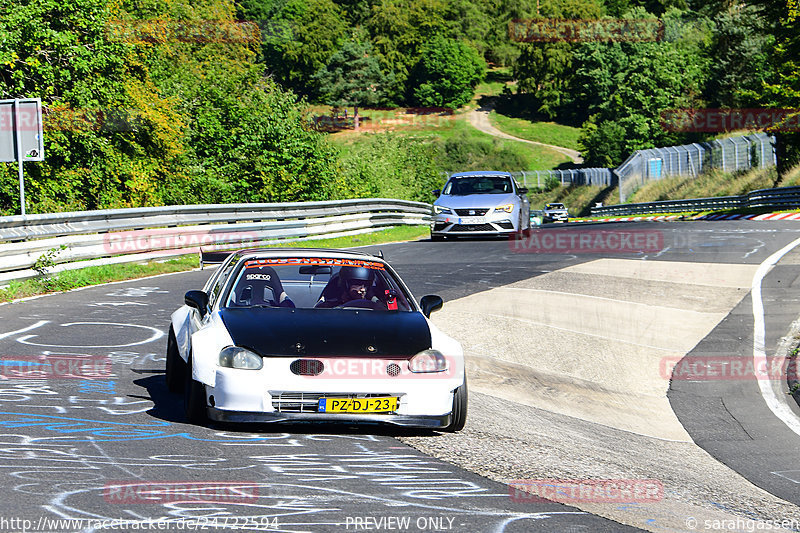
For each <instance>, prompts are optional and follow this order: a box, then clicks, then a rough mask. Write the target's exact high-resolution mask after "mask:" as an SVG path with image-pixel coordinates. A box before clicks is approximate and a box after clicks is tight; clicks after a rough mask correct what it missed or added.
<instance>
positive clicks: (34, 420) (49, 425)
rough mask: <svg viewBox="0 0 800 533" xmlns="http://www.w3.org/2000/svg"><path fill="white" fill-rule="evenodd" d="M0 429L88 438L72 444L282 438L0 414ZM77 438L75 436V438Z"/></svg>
mask: <svg viewBox="0 0 800 533" xmlns="http://www.w3.org/2000/svg"><path fill="white" fill-rule="evenodd" d="M7 415H8V416H9V417H11V418H4V419H2V420H0V429H16V428H34V427H37V428H40V429H44V430H47V431H53V432H56V433H61V434H78V433H82V434H85V435H87V437H86V438H85V439H80V438H79V439H71V442H114V441H126V440H152V439H169V438H175V437H178V438H183V439H186V440H194V441H200V442H224V443H228V444H247V443H251V442H262V441H267V440H274V439H277V438H283V437H282V436H275V435H272V436H269V435H265V436H257V437H244V438H224V439H206V438H200V437H195V436H193V435H190V434H189V433H171V432H169V431H168V428H170V427H171V426H172V424H170V423H169V422H164V421H153V422H152V423H150V424H129V423H126V422H105V421H100V420H87V419H83V418H69V417H64V416H49V415H29V414H26V413H12V412H2V411H0V416H3V417H6V416H7ZM76 436H77V435H76ZM30 440H31V441H33V442H35V441H38V440H49V437H42V438H36V437H32V438H31V439H30Z"/></svg>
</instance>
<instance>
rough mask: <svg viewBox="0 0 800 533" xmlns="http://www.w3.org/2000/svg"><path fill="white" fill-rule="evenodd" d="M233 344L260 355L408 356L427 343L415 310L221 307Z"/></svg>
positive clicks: (421, 318)
mask: <svg viewBox="0 0 800 533" xmlns="http://www.w3.org/2000/svg"><path fill="white" fill-rule="evenodd" d="M220 316H221V317H222V321H223V323H224V324H225V327H226V328H227V329H228V333H229V334H230V336H231V338H232V339H233V342H234V343H235V344H236V346H241V347H243V348H247V349H249V350H252V351H254V352H256V353H257V354H260V355H262V356H264V357H270V356H320V357H323V356H350V357H359V356H364V357H375V356H378V357H388V356H394V357H410V356H412V355H414V354H416V353H418V352H421V351H422V350H426V349H428V348H430V347H431V333H430V329H429V328H428V323H427V321H426V320H425V317H424V316H422V314H421V313H418V312H385V311H371V310H358V311H356V310H351V309H288V308H248V309H223V310H222V311H220Z"/></svg>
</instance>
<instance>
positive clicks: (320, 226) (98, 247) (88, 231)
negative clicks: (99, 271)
mask: <svg viewBox="0 0 800 533" xmlns="http://www.w3.org/2000/svg"><path fill="white" fill-rule="evenodd" d="M430 221H431V206H430V204H426V203H422V202H410V201H406V200H394V199H386V198H369V199H357V200H339V201H329V202H293V203H281V204H278V203H272V204H228V205H224V204H222V205H217V204H214V205H187V206H167V207H144V208H136V209H104V210H98V211H79V212H71V213H47V214H41V215H29V216H9V217H0V273H7V274H3V275H0V280H2V279H19V278H26V277H32V276H33V275H35V274H36V272H35V271H33V270H30V269H31V268H32V267H33V266H34V265H35V264H36V261H37V260H38V259H39V258H40V257H41V256H42V254H44V253H47V252H48V251H50V250H54V252H53V254H52V256H53V257H52V262H53V263H54V264H59V263H68V262H73V261H79V260H84V259H99V258H111V257H116V256H128V257H129V258H130V260H138V259H152V258H158V257H168V256H172V255H178V254H184V253H192V252H196V251H198V250H199V248H200V247H201V246H203V247H213V248H215V249H220V248H227V247H230V248H234V247H245V246H262V245H265V244H274V243H279V242H281V241H287V242H288V241H296V240H304V239H313V238H320V237H334V236H341V235H351V234H355V233H365V232H369V231H375V230H377V229H380V228H384V227H389V226H398V225H423V224H429V223H430Z"/></svg>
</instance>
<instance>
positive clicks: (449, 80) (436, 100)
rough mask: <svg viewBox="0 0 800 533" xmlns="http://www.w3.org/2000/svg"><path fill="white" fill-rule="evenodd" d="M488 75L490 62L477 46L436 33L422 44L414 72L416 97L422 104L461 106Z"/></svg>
mask: <svg viewBox="0 0 800 533" xmlns="http://www.w3.org/2000/svg"><path fill="white" fill-rule="evenodd" d="M485 75H486V64H485V63H484V61H483V59H482V58H481V57H480V56H478V53H477V52H476V51H475V49H474V48H471V47H470V46H469V45H466V44H464V43H462V42H459V41H456V40H454V39H447V38H446V37H442V36H437V37H434V38H433V40H431V41H430V42H429V43H426V44H425V46H423V47H422V55H421V57H420V60H419V63H417V67H416V69H415V72H414V76H413V77H414V86H415V87H416V88H415V89H414V100H415V101H416V103H417V104H419V105H421V106H427V107H443V106H444V107H451V108H453V109H458V108H459V107H461V106H463V105H464V104H466V103H467V102H469V101H470V100H472V95H473V94H475V85H477V84H478V82H479V81H481V80H482V79H483V77H484V76H485Z"/></svg>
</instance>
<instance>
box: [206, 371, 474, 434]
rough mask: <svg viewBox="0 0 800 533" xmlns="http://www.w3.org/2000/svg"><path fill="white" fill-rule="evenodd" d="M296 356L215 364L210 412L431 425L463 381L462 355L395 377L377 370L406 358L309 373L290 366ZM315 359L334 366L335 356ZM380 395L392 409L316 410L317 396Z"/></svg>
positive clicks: (221, 416)
mask: <svg viewBox="0 0 800 533" xmlns="http://www.w3.org/2000/svg"><path fill="white" fill-rule="evenodd" d="M297 359H298V358H297V357H265V358H264V359H263V362H264V367H263V368H262V369H260V370H243V369H233V368H222V367H218V368H217V370H216V379H215V383H214V386H211V385H205V387H204V389H205V396H206V405H207V412H208V416H209V418H211V419H212V420H217V421H229V422H284V421H285V422H292V421H317V422H348V423H353V422H370V423H371V422H380V423H386V424H393V425H397V426H409V427H411V426H415V427H429V428H435V427H442V426H446V425H448V424H449V423H450V415H451V411H452V409H453V394H454V391H455V390H456V389H457V388H458V387H459V386H461V385H462V384H463V383H464V369H463V359H462V358H453V359H451V360H450V364H451V366H450V367H449V368H448V371H444V372H438V373H419V374H411V373H409V372H404V373H401V374H398V375H396V376H394V377H389V376H388V375H386V374H382V375H380V374H381V372H382V370H380V369H382V368H385V367H387V366H391V365H392V364H395V365H398V366H399V365H402V364H404V363H405V364H407V363H408V361H407V360H388V359H365V360H364V361H363V362H364V368H366V372H367V374H368V375H365V374H364V372H365V370H364V368H362V367H361V365H359V364H353V365H349V366H347V365H344V364H342V365H341V366H340V368H341V369H343V370H342V372H343V374H344V375H340V374H332V375H325V374H322V375H318V376H308V375H297V374H295V373H294V372H293V371H292V370H291V368H292V362H293V361H296V360H297ZM320 359H321V360H322V361H323V362H325V364H326V365H328V366H329V367H330V368H336V365H335V364H334V362H336V361H337V359H335V358H320ZM349 361H351V362H352V359H350V360H349ZM359 362H360V361H356V363H359ZM375 368H379V370H380V371H376V370H375ZM373 376H377V377H373ZM383 396H391V397H396V398H398V400H397V402H398V406H397V409H396V410H395V411H393V412H392V413H380V414H376V413H364V414H360V413H359V414H356V413H326V412H317V411H318V409H317V406H318V403H319V400H320V399H322V398H369V397H383Z"/></svg>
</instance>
